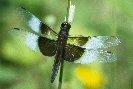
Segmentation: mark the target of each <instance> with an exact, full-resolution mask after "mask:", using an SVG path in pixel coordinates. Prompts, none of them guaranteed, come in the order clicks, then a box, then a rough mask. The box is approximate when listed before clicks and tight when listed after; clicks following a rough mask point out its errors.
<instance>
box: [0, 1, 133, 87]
mask: <svg viewBox="0 0 133 89" xmlns="http://www.w3.org/2000/svg"><path fill="white" fill-rule="evenodd" d="M72 3H73V4H75V6H76V11H75V17H74V22H73V23H72V28H71V30H70V34H72V35H85V36H88V35H91V36H92V35H115V36H117V37H119V38H120V39H121V42H122V43H121V44H120V45H119V46H118V48H117V49H118V50H117V56H118V60H117V61H115V62H111V63H103V64H97V63H93V64H88V65H87V67H88V68H92V69H93V70H99V71H100V72H102V73H103V74H104V75H105V77H106V79H105V80H106V84H103V85H101V88H98V89H133V40H132V38H133V1H132V0H82V1H81V0H72ZM18 6H23V7H25V8H26V9H27V10H29V11H30V12H32V13H33V14H34V15H36V16H37V17H38V18H39V19H40V20H41V21H42V22H45V23H48V24H49V25H51V26H53V27H54V28H55V31H56V32H58V31H59V30H60V29H59V27H60V24H61V22H63V21H64V17H65V14H66V8H67V0H0V89H50V88H53V89H57V84H58V77H57V78H56V81H55V82H54V84H52V85H51V84H50V75H51V69H52V65H53V60H54V57H52V58H49V57H44V56H43V55H41V54H39V53H35V52H32V51H31V50H30V49H28V48H26V47H25V46H21V44H18V43H17V41H15V40H13V39H12V37H11V36H10V35H9V34H8V30H10V29H12V28H14V27H19V28H23V29H30V28H28V27H27V25H26V24H25V23H24V22H23V21H21V20H20V18H19V17H18V15H17V12H16V8H17V7H18ZM16 38H17V36H16ZM77 66H80V65H79V64H73V63H67V62H66V63H65V69H64V77H63V89H84V85H83V84H82V82H81V81H80V80H78V79H77V77H76V76H75V75H76V74H75V72H74V71H75V68H76V67H77ZM68 69H69V70H68ZM88 76H89V75H88ZM90 89H91V88H90Z"/></svg>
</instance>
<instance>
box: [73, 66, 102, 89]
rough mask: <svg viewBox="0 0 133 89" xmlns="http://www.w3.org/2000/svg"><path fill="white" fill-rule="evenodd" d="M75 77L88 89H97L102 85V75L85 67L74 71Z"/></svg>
mask: <svg viewBox="0 0 133 89" xmlns="http://www.w3.org/2000/svg"><path fill="white" fill-rule="evenodd" d="M75 73H76V76H77V78H78V79H79V80H81V81H82V82H83V84H84V85H85V87H87V88H88V89H99V88H100V87H101V86H102V85H103V84H104V77H103V75H102V74H101V73H100V72H98V71H96V70H94V69H89V68H87V67H85V66H79V67H77V68H76V70H75Z"/></svg>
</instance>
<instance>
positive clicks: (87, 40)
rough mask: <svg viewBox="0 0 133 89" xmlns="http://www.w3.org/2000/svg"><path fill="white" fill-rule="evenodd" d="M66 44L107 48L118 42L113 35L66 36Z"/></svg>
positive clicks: (87, 47)
mask: <svg viewBox="0 0 133 89" xmlns="http://www.w3.org/2000/svg"><path fill="white" fill-rule="evenodd" d="M67 43H68V44H71V45H76V46H81V47H82V48H86V49H98V48H109V47H112V46H116V45H118V44H120V43H121V42H120V39H119V38H117V37H115V36H90V37H82V36H81V37H68V41H67Z"/></svg>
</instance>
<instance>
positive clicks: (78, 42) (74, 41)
mask: <svg viewBox="0 0 133 89" xmlns="http://www.w3.org/2000/svg"><path fill="white" fill-rule="evenodd" d="M89 39H90V37H83V36H81V37H68V40H67V44H71V45H75V46H83V45H85V44H86V43H87V42H88V41H89Z"/></svg>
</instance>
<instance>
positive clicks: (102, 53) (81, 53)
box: [63, 45, 117, 64]
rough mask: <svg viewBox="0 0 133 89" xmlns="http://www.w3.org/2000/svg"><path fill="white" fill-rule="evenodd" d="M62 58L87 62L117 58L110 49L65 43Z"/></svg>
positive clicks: (82, 62) (108, 60)
mask: <svg viewBox="0 0 133 89" xmlns="http://www.w3.org/2000/svg"><path fill="white" fill-rule="evenodd" d="M63 59H64V60H66V61H69V62H75V63H81V64H87V63H92V62H111V61H115V60H116V59H117V58H116V56H115V52H112V50H110V51H107V50H102V49H85V48H81V47H79V46H74V45H67V46H66V47H65V52H64V55H63Z"/></svg>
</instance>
